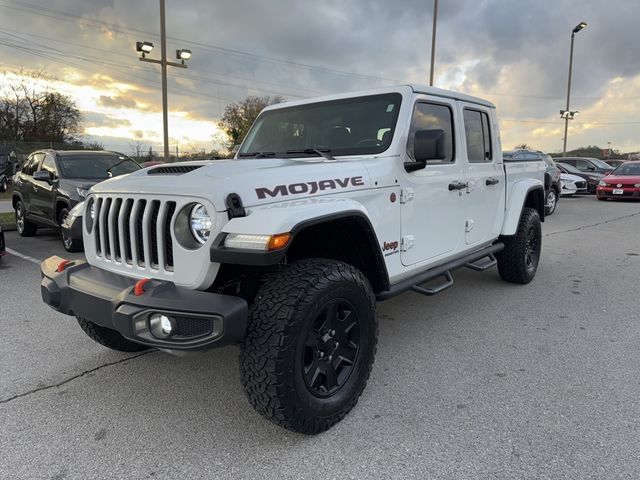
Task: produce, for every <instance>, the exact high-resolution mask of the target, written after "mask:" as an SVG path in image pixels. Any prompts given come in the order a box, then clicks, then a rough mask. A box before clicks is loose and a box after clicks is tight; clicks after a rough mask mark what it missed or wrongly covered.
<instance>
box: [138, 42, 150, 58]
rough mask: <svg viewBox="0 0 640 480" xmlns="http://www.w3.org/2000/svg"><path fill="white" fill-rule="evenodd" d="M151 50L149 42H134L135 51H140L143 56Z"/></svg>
mask: <svg viewBox="0 0 640 480" xmlns="http://www.w3.org/2000/svg"><path fill="white" fill-rule="evenodd" d="M151 50H153V43H151V42H136V52H141V53H142V56H143V57H144V56H145V55H146V54H147V53H151Z"/></svg>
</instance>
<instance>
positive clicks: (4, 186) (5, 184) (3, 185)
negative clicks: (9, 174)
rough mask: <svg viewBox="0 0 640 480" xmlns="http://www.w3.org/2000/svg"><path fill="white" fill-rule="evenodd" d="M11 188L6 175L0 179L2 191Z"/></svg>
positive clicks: (0, 191)
mask: <svg viewBox="0 0 640 480" xmlns="http://www.w3.org/2000/svg"><path fill="white" fill-rule="evenodd" d="M8 189H9V182H8V181H7V179H6V177H5V178H3V179H2V180H0V193H3V192H6V191H7V190H8Z"/></svg>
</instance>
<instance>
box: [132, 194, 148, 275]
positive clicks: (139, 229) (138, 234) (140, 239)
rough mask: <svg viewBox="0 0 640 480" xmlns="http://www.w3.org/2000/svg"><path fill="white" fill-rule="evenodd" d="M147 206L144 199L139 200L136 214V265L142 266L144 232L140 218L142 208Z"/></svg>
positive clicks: (141, 217)
mask: <svg viewBox="0 0 640 480" xmlns="http://www.w3.org/2000/svg"><path fill="white" fill-rule="evenodd" d="M146 206H147V201H146V200H140V203H139V204H138V211H137V215H136V219H135V222H136V248H137V249H138V265H140V266H144V232H143V231H142V220H143V217H144V209H145V207H146Z"/></svg>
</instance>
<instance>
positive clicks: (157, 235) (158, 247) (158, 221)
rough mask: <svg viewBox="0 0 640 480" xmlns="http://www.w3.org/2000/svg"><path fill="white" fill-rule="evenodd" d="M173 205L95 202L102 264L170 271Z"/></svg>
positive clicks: (95, 231)
mask: <svg viewBox="0 0 640 480" xmlns="http://www.w3.org/2000/svg"><path fill="white" fill-rule="evenodd" d="M175 211H176V202H174V201H162V200H144V199H137V198H126V197H115V196H113V197H111V196H108V197H100V198H97V199H96V220H95V222H94V225H95V226H94V228H93V232H92V235H93V236H94V241H95V246H96V254H97V256H98V257H100V258H102V259H103V260H105V261H110V262H113V263H116V264H129V265H133V266H136V267H139V268H144V269H149V270H154V271H162V270H164V271H173V238H172V236H171V222H172V219H173V217H174V215H175Z"/></svg>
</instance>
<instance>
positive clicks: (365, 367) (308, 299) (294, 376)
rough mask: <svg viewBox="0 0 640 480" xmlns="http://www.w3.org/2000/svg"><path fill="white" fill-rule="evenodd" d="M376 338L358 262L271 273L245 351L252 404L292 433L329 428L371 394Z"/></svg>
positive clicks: (309, 263) (312, 263) (309, 262)
mask: <svg viewBox="0 0 640 480" xmlns="http://www.w3.org/2000/svg"><path fill="white" fill-rule="evenodd" d="M377 338H378V327H377V322H376V317H375V296H374V294H373V291H372V290H371V286H370V285H369V282H368V281H367V279H366V278H365V277H364V275H363V274H362V273H361V272H360V271H359V270H357V269H356V268H354V267H352V266H351V265H347V264H345V263H341V262H337V261H334V260H325V259H306V260H300V261H297V262H293V263H291V264H289V265H286V266H284V267H282V268H281V269H280V271H279V272H277V273H273V274H268V275H266V276H265V277H264V278H263V282H262V286H261V287H260V289H259V292H258V294H257V296H256V300H255V303H254V304H253V305H252V306H251V309H250V311H249V321H248V326H247V336H246V339H245V341H244V344H243V345H242V347H241V351H240V373H241V377H242V383H243V385H244V388H245V391H246V393H247V396H248V397H249V401H250V403H251V404H252V405H253V406H254V408H255V409H256V410H257V411H258V412H259V413H261V414H262V415H263V416H265V417H266V418H268V419H269V420H271V421H272V422H274V423H276V424H278V425H280V426H282V427H284V428H287V429H289V430H293V431H296V432H300V433H305V434H316V433H320V432H322V431H325V430H328V429H329V428H331V427H332V426H333V425H335V424H336V423H338V422H339V421H340V420H342V419H343V418H344V417H345V416H346V415H347V413H349V411H350V410H351V409H352V408H353V407H354V406H355V404H356V403H357V401H358V398H359V397H360V394H361V393H362V391H363V390H364V387H365V385H366V383H367V380H368V378H369V374H370V372H371V367H372V365H373V360H374V357H375V352H376V344H377Z"/></svg>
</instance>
